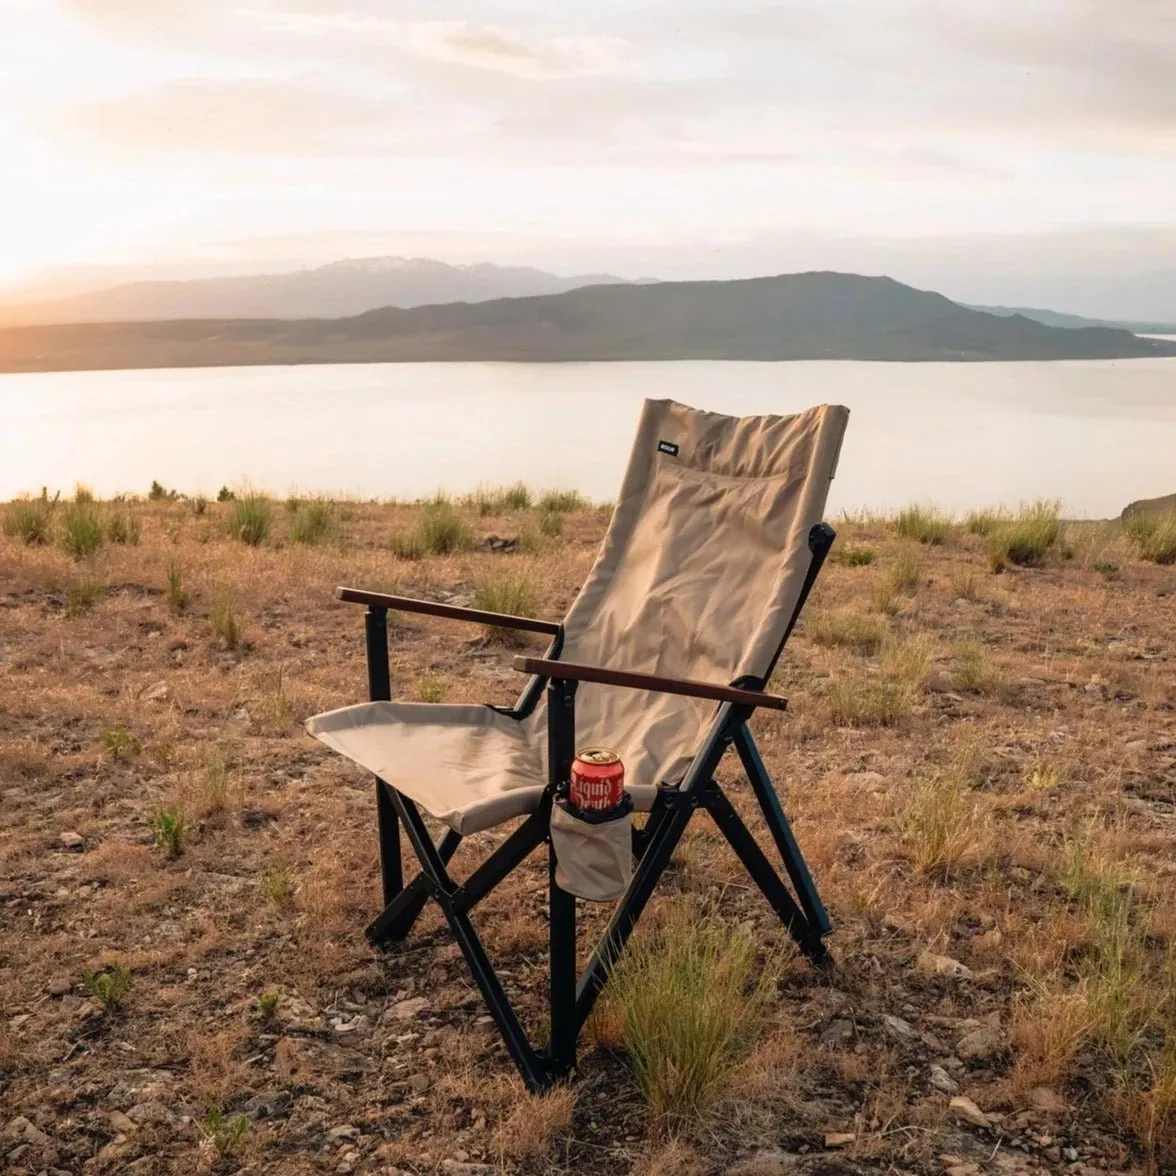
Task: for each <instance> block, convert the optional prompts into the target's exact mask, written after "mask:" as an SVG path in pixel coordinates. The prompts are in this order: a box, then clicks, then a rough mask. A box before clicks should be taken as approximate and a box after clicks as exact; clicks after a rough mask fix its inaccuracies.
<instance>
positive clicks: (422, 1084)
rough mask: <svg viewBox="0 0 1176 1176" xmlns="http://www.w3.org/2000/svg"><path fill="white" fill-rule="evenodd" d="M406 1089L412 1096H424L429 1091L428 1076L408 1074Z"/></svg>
mask: <svg viewBox="0 0 1176 1176" xmlns="http://www.w3.org/2000/svg"><path fill="white" fill-rule="evenodd" d="M408 1089H409V1090H411V1091H412V1092H413V1094H424V1093H425V1091H426V1090H428V1089H429V1076H428V1074H410V1075H409V1076H408Z"/></svg>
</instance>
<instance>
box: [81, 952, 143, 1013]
mask: <svg viewBox="0 0 1176 1176" xmlns="http://www.w3.org/2000/svg"><path fill="white" fill-rule="evenodd" d="M82 984H83V985H84V986H85V989H86V991H87V992H88V993H89V994H90V995H91V996H92V997H93V998H94V999H95V1000H96V1001H97V1002H98V1003H99V1004H100V1005H101V1006H102V1009H103V1011H104V1012H107V1013H114V1012H117V1011H118V1010H119V1009H120V1008H122V1006H123V1004H124V1003H125V1002H126V999H127V997H128V996H129V995H130V992H131V988H132V987H133V981H132V979H131V969H130V968H128V967H127V966H126V964H124V963H123V962H122V961H121V960H115V961H114V963H112V964H111V965H110V966H109V967H108V968H103V969H101V970H100V971H90V970H89V969H87V970H86V971H84V972H83V973H82Z"/></svg>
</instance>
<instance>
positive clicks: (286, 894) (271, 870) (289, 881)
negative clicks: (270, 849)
mask: <svg viewBox="0 0 1176 1176" xmlns="http://www.w3.org/2000/svg"><path fill="white" fill-rule="evenodd" d="M261 889H262V891H263V892H264V894H265V896H266V898H267V899H268V900H269V901H270V902H272V903H273V904H274V906H279V907H285V906H289V905H290V904H291V903H292V902H293V901H294V871H293V870H292V869H291V868H290V867H289V866H288V865H287V864H286V863H285V862H279V863H278V864H277V865H273V866H268V867H267V868H266V869H265V870H264V871H263V872H262V875H261Z"/></svg>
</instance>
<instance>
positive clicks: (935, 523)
mask: <svg viewBox="0 0 1176 1176" xmlns="http://www.w3.org/2000/svg"><path fill="white" fill-rule="evenodd" d="M950 530H951V519H949V518H947V517H945V516H944V515H942V514H940V513H939V511H937V510H934V509H932V508H929V507H923V506H908V507H907V508H906V510H904V511H900V512H899V516H898V533H899V534H900V535H901V536H902V537H903V538H904V539H915V540H917V541H918V542H919V543H926V544H929V545H932V546H934V545H937V544H940V543H942V542H943V541H944V540H945V539H946V538H947V536H948V533H949V532H950Z"/></svg>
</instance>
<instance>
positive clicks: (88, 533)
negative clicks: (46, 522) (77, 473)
mask: <svg viewBox="0 0 1176 1176" xmlns="http://www.w3.org/2000/svg"><path fill="white" fill-rule="evenodd" d="M63 526H64V529H63V531H62V535H61V546H62V547H64V548H65V550H66V551H68V552H69V554H70V555H72V556H73V557H74V559H84V558H85V557H86V556H87V555H93V554H94V552H95V551H97V550H98V549H99V548H100V547H101V546H102V541H103V532H102V520H101V519H100V518H99V516H98V512H97V510H96V509H95V508H94V504H93V502H87V501H81V502H78V501H75V502H72V503H70V504H69V505H68V506H67V507H66V508H65V514H64V516H63Z"/></svg>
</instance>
